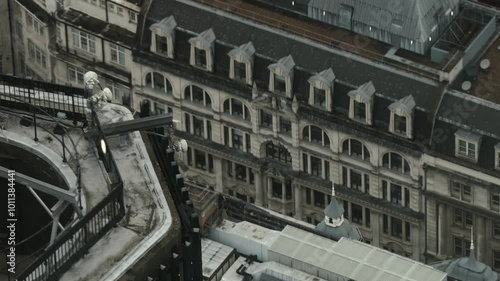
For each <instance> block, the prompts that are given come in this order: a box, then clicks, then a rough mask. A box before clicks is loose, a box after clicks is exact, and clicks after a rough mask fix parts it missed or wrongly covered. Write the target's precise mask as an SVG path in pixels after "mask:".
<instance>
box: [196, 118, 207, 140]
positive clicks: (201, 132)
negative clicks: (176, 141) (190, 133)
mask: <svg viewBox="0 0 500 281" xmlns="http://www.w3.org/2000/svg"><path fill="white" fill-rule="evenodd" d="M193 129H194V134H195V135H197V136H199V137H205V126H204V124H203V118H200V117H197V116H194V115H193Z"/></svg>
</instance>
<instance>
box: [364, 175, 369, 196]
mask: <svg viewBox="0 0 500 281" xmlns="http://www.w3.org/2000/svg"><path fill="white" fill-rule="evenodd" d="M365 193H367V194H370V175H368V174H365Z"/></svg>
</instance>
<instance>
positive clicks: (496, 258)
mask: <svg viewBox="0 0 500 281" xmlns="http://www.w3.org/2000/svg"><path fill="white" fill-rule="evenodd" d="M493 268H494V269H495V270H496V271H499V270H500V251H493Z"/></svg>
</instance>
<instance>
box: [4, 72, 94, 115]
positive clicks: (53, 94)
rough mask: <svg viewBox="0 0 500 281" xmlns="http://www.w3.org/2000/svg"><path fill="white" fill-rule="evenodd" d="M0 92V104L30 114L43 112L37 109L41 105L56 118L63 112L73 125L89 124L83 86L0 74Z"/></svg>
mask: <svg viewBox="0 0 500 281" xmlns="http://www.w3.org/2000/svg"><path fill="white" fill-rule="evenodd" d="M0 93H3V94H2V95H0V106H5V107H8V108H10V109H18V110H24V111H27V112H31V113H41V112H40V111H39V110H37V108H41V109H43V110H44V111H45V113H48V114H49V115H51V116H53V117H57V114H58V113H59V112H63V113H65V114H66V118H67V119H69V120H73V123H74V124H76V123H77V122H83V123H84V124H86V117H85V110H86V107H87V95H86V93H85V90H84V89H83V88H76V87H71V86H64V85H58V84H53V83H48V82H43V81H36V80H32V79H27V78H20V77H15V76H11V75H4V74H0ZM21 101H24V102H21ZM30 105H31V106H30Z"/></svg>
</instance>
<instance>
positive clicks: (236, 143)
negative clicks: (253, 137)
mask: <svg viewBox="0 0 500 281" xmlns="http://www.w3.org/2000/svg"><path fill="white" fill-rule="evenodd" d="M232 131H233V138H232V142H233V148H236V149H238V150H243V132H242V131H240V130H234V129H232Z"/></svg>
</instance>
